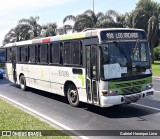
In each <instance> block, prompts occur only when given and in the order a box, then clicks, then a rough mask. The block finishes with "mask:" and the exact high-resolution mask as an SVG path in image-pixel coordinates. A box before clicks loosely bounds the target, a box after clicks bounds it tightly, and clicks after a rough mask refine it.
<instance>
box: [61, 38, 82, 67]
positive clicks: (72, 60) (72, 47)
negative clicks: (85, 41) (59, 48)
mask: <svg viewBox="0 0 160 139" xmlns="http://www.w3.org/2000/svg"><path fill="white" fill-rule="evenodd" d="M63 54H64V56H63V58H64V64H66V65H75V66H80V65H81V64H82V47H81V43H80V41H71V42H65V43H64V53H63Z"/></svg>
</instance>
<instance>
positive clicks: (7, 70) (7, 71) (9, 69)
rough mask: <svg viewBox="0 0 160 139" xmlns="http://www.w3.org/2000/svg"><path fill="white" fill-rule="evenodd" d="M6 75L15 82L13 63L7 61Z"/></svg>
mask: <svg viewBox="0 0 160 139" xmlns="http://www.w3.org/2000/svg"><path fill="white" fill-rule="evenodd" d="M6 77H7V79H8V80H10V81H11V82H14V80H13V70H12V64H11V63H6Z"/></svg>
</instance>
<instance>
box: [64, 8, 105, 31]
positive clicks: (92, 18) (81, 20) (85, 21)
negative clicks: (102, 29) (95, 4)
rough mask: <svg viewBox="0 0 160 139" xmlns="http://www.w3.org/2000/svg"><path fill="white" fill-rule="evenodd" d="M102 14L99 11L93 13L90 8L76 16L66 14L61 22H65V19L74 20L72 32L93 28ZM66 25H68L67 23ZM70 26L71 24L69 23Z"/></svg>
mask: <svg viewBox="0 0 160 139" xmlns="http://www.w3.org/2000/svg"><path fill="white" fill-rule="evenodd" d="M103 16H104V14H103V13H102V12H99V13H98V14H95V13H94V12H93V11H92V10H87V11H85V12H84V13H82V14H79V15H77V16H74V15H68V16H66V17H65V18H64V20H63V23H64V24H65V23H66V21H68V20H71V21H73V22H74V25H73V26H72V29H73V32H74V31H78V32H79V31H82V30H83V29H85V28H95V27H97V26H98V24H99V22H100V21H101V19H102V18H103ZM67 26H68V25H67ZM69 26H71V25H69Z"/></svg>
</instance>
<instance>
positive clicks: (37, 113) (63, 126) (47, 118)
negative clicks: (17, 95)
mask: <svg viewBox="0 0 160 139" xmlns="http://www.w3.org/2000/svg"><path fill="white" fill-rule="evenodd" d="M0 97H1V98H4V99H6V100H8V101H10V102H12V103H14V104H16V105H18V106H20V107H22V108H24V109H26V110H28V111H30V112H32V113H34V114H36V115H38V116H40V117H42V118H44V119H46V120H48V121H50V122H52V123H54V124H56V125H58V126H59V127H62V128H63V129H65V130H70V131H71V130H72V131H73V132H72V133H73V134H75V135H77V136H79V137H80V138H82V139H89V138H88V137H85V136H82V135H81V134H79V133H78V132H75V131H74V130H73V129H71V128H69V127H67V126H65V125H63V124H61V123H59V122H57V121H55V120H53V119H52V118H49V117H47V116H46V115H44V114H41V113H39V112H37V111H35V110H33V109H31V108H29V107H27V106H25V105H23V104H20V103H19V102H17V101H14V100H13V99H10V98H8V97H6V96H4V95H1V94H0Z"/></svg>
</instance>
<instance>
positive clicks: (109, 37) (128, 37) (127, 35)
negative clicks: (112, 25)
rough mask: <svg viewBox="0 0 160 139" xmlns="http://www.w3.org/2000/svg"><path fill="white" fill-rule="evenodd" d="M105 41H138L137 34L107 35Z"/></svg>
mask: <svg viewBox="0 0 160 139" xmlns="http://www.w3.org/2000/svg"><path fill="white" fill-rule="evenodd" d="M106 37H107V39H138V38H139V34H138V33H107V34H106Z"/></svg>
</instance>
